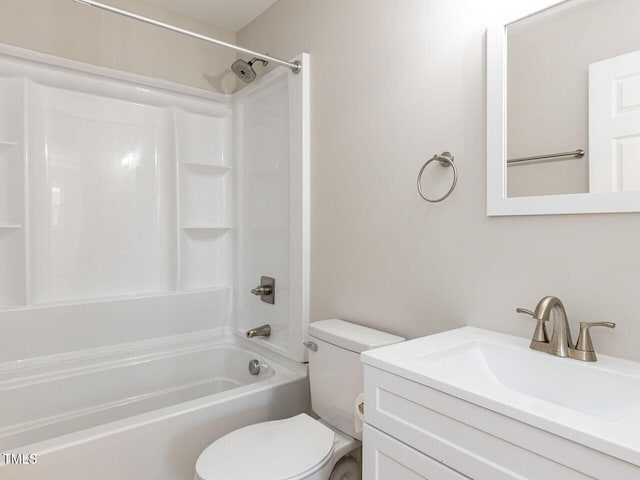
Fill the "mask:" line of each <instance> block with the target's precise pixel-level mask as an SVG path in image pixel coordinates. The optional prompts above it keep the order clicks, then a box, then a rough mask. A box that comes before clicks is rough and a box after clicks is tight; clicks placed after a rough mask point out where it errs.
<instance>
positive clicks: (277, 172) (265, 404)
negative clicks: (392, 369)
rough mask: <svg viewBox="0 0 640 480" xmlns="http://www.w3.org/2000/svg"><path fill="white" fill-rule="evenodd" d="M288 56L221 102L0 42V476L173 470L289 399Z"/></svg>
mask: <svg viewBox="0 0 640 480" xmlns="http://www.w3.org/2000/svg"><path fill="white" fill-rule="evenodd" d="M294 60H296V61H299V62H301V65H302V66H301V68H300V71H299V72H298V73H296V74H294V73H292V72H291V70H290V69H288V68H286V67H278V68H276V69H275V70H273V71H271V72H270V73H268V74H266V75H262V76H261V77H259V78H257V79H256V80H255V81H253V82H252V83H251V85H248V86H247V87H246V88H244V89H243V90H241V91H240V92H238V93H236V94H234V95H232V96H225V95H219V94H214V93H211V92H206V91H202V90H198V89H193V88H188V87H184V86H179V85H174V84H171V83H168V82H164V81H159V80H155V79H149V78H145V77H139V76H135V75H130V74H124V73H122V72H116V71H112V70H108V69H103V68H98V67H94V66H89V65H85V64H80V63H77V62H71V61H66V60H62V59H60V58H55V57H50V56H47V55H41V54H36V53H34V52H30V51H25V50H20V49H15V48H12V47H2V48H1V49H0V102H1V104H2V106H3V108H2V109H0V263H1V264H2V266H3V268H2V270H0V306H1V308H2V310H0V327H1V328H2V331H3V335H2V337H1V339H0V452H2V453H7V454H9V455H8V456H7V458H8V459H9V461H5V462H0V479H5V478H6V479H31V478H33V479H36V478H47V479H58V478H60V479H68V478H92V479H112V478H172V479H173V478H175V479H181V478H185V479H187V478H192V476H193V472H194V465H195V460H196V458H197V457H198V455H199V454H200V452H201V451H202V450H203V449H204V447H206V446H207V445H208V444H210V443H211V442H212V441H213V440H215V439H216V438H218V437H220V436H222V435H224V434H226V433H228V432H230V431H232V430H234V429H237V428H239V427H241V426H244V425H249V424H252V423H255V422H260V421H265V420H273V419H278V418H284V417H288V416H291V415H295V414H297V413H300V412H304V411H307V410H308V382H307V373H306V367H305V366H304V365H303V364H302V363H301V362H303V361H305V359H306V357H305V354H306V353H305V351H304V348H303V346H302V341H303V340H304V336H305V334H306V325H307V322H308V318H307V316H308V313H307V312H308V300H307V298H308V280H307V278H308V183H309V182H308V173H309V172H308V158H309V153H308V149H309V139H308V81H309V71H308V68H309V59H308V56H306V55H304V54H303V55H300V56H299V57H298V58H296V59H294ZM229 73H230V74H231V72H229ZM263 275H264V276H269V277H273V278H275V279H276V302H275V304H273V305H271V304H268V303H264V302H261V301H260V297H257V296H255V295H252V294H251V289H252V288H254V287H255V286H256V285H259V283H260V278H261V276H263ZM266 323H269V324H270V325H271V328H272V334H271V336H270V337H269V338H258V339H252V340H247V339H244V338H241V337H243V336H244V332H245V331H246V330H248V329H251V328H254V327H257V326H259V325H262V324H266ZM250 362H252V365H253V367H254V368H252V371H251V372H250V371H249V368H248V366H249V363H250ZM255 367H258V368H255ZM257 370H259V372H258V371H257ZM34 459H35V461H34ZM23 463H24V464H23Z"/></svg>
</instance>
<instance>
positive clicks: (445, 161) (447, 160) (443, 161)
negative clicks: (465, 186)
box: [417, 152, 458, 203]
mask: <svg viewBox="0 0 640 480" xmlns="http://www.w3.org/2000/svg"><path fill="white" fill-rule="evenodd" d="M435 161H438V162H440V165H442V166H443V167H452V168H453V182H452V183H451V188H450V189H449V191H448V192H447V193H445V194H444V195H443V196H442V197H440V198H428V197H427V196H426V195H425V194H424V192H423V191H422V185H421V183H422V174H423V173H424V171H425V169H426V168H427V166H429V164H430V163H431V162H435ZM456 183H458V169H457V168H456V164H455V163H453V154H452V153H450V152H442V153H441V154H440V155H434V156H433V157H431V158H430V159H429V160H427V161H426V162H425V164H424V165H423V166H422V168H421V169H420V173H418V182H417V184H418V193H419V194H420V196H421V197H422V198H423V199H425V200H426V201H427V202H430V203H438V202H441V201H443V200H444V199H445V198H447V197H448V196H449V195H451V193H452V192H453V189H454V188H456Z"/></svg>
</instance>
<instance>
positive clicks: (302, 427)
mask: <svg viewBox="0 0 640 480" xmlns="http://www.w3.org/2000/svg"><path fill="white" fill-rule="evenodd" d="M403 340H404V338H402V337H398V336H396V335H391V334H389V333H385V332H380V331H378V330H374V329H372V328H367V327H363V326H361V325H355V324H353V323H349V322H345V321H344V320H337V319H332V320H322V321H319V322H313V323H311V324H310V325H309V342H307V343H306V345H307V347H308V348H309V383H310V385H311V409H312V410H313V412H314V413H315V414H316V415H317V416H318V417H319V419H314V418H312V417H311V416H309V415H307V414H304V413H302V414H300V415H296V416H294V417H290V418H286V419H284V420H273V421H269V422H262V423H256V424H254V425H249V426H247V427H243V428H239V429H238V430H235V431H233V432H231V433H228V434H227V435H224V436H223V437H221V438H219V439H218V440H216V441H215V442H213V443H212V444H211V445H209V446H208V447H207V448H206V449H205V450H204V451H203V452H202V453H201V454H200V457H198V461H197V462H196V475H195V479H196V480H222V479H224V480H360V478H361V467H360V459H359V456H360V455H359V447H360V440H362V433H361V432H362V421H361V418H362V417H361V415H360V417H359V416H358V414H357V413H356V412H357V410H359V404H360V403H361V400H360V399H361V397H360V395H361V393H362V389H363V369H362V364H361V363H360V353H361V352H363V351H365V350H370V349H372V348H377V347H382V346H385V345H390V344H392V343H398V342H401V341H403Z"/></svg>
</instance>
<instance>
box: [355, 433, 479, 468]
mask: <svg viewBox="0 0 640 480" xmlns="http://www.w3.org/2000/svg"><path fill="white" fill-rule="evenodd" d="M363 437H364V440H363V443H362V449H363V455H364V457H363V462H362V474H363V476H362V477H363V480H389V479H394V480H461V479H468V477H465V476H464V475H461V474H460V473H458V472H456V471H455V470H452V469H450V468H449V467H447V466H445V465H443V464H442V463H440V462H438V461H436V460H434V459H432V458H431V457H428V456H427V455H425V454H423V453H420V452H419V451H417V450H414V449H413V448H411V447H409V446H407V445H405V444H404V443H402V442H399V441H398V440H396V439H395V438H393V437H390V436H389V435H387V434H385V433H383V432H381V431H380V430H378V429H376V428H374V427H371V426H369V425H366V424H365V425H364V428H363Z"/></svg>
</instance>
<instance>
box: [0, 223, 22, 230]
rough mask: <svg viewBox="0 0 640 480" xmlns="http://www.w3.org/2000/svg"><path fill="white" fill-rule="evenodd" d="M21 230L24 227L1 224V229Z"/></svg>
mask: <svg viewBox="0 0 640 480" xmlns="http://www.w3.org/2000/svg"><path fill="white" fill-rule="evenodd" d="M19 228H22V225H3V224H0V229H5V230H17V229H19Z"/></svg>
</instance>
